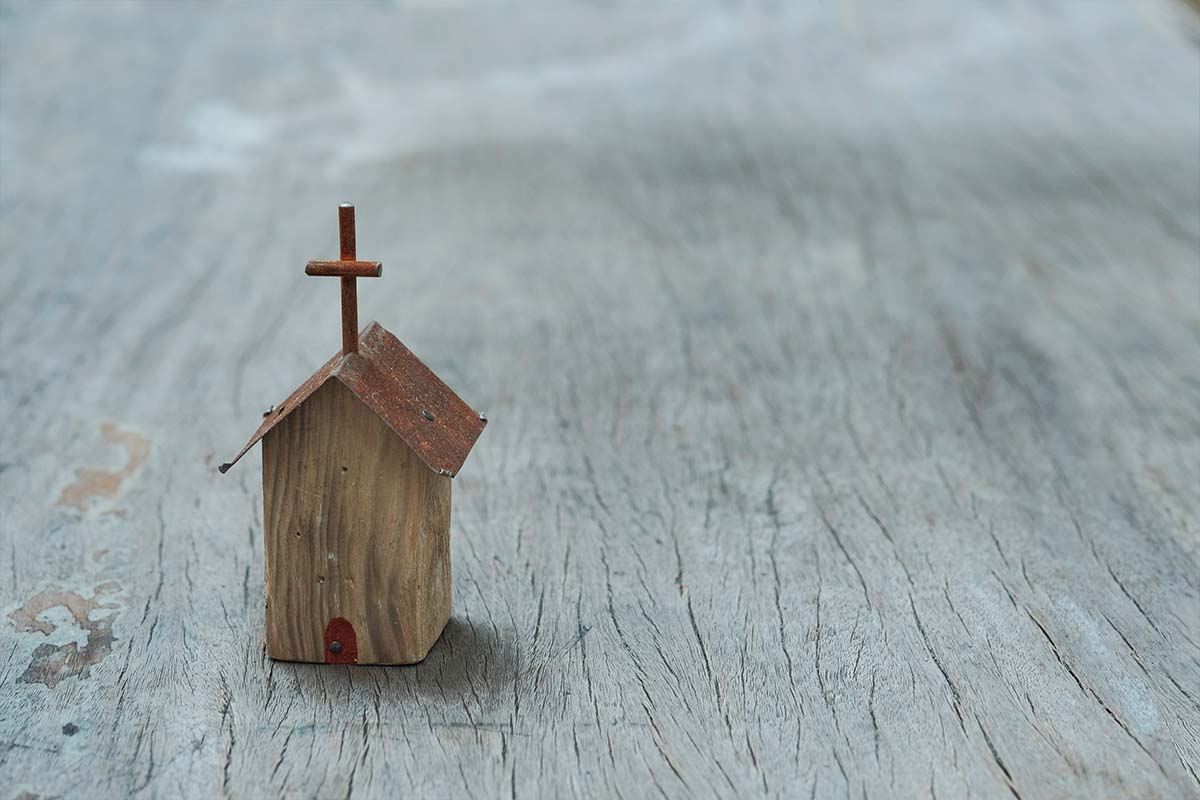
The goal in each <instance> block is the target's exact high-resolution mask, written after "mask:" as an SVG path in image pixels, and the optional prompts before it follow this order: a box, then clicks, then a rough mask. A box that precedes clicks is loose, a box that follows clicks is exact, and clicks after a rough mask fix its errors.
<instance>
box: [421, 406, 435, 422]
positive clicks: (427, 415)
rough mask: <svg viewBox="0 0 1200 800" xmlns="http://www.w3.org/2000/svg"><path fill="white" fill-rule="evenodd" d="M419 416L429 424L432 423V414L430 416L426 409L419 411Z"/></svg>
mask: <svg viewBox="0 0 1200 800" xmlns="http://www.w3.org/2000/svg"><path fill="white" fill-rule="evenodd" d="M421 416H422V417H424V418H425V419H427V420H429V421H430V422H433V414H431V413H430V412H429V409H428V408H422V409H421Z"/></svg>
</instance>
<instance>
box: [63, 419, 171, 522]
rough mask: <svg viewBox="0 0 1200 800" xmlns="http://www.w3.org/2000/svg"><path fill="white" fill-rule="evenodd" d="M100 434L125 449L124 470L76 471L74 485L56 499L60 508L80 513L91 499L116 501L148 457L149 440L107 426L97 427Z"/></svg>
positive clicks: (108, 424) (105, 424) (85, 469)
mask: <svg viewBox="0 0 1200 800" xmlns="http://www.w3.org/2000/svg"><path fill="white" fill-rule="evenodd" d="M100 433H101V435H102V436H103V437H104V439H105V441H107V442H109V443H111V444H116V445H121V446H123V447H124V448H125V450H126V454H127V457H126V462H125V466H124V467H122V468H121V469H118V470H115V471H111V470H105V469H92V468H88V467H85V468H83V469H77V470H75V482H74V483H72V484H71V485H70V486H68V487H66V488H65V489H63V490H62V494H61V495H60V496H59V498H58V504H59V505H60V506H69V507H71V508H77V509H79V510H80V511H83V510H84V509H85V508H87V505H88V501H89V500H91V499H92V498H94V497H116V496H117V494H118V493H119V492H120V491H121V486H122V485H124V483H125V481H127V480H128V479H129V478H130V477H131V476H132V475H133V473H135V472H136V471H137V470H138V467H140V466H141V465H142V464H144V463H145V461H146V458H147V456H149V455H150V440H149V439H147V438H146V437H144V436H141V435H140V434H137V433H134V432H133V431H122V430H120V429H118V428H117V426H116V425H113V424H112V423H109V422H105V423H104V424H102V425H101V426H100Z"/></svg>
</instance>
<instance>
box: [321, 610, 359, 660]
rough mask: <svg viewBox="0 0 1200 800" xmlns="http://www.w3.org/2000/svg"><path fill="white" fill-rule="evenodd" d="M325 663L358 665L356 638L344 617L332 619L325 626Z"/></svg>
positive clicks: (352, 628) (352, 627) (348, 621)
mask: <svg viewBox="0 0 1200 800" xmlns="http://www.w3.org/2000/svg"><path fill="white" fill-rule="evenodd" d="M325 663H326V664H357V663H358V637H357V636H356V635H355V634H354V626H353V625H351V624H350V620H348V619H346V618H345V617H334V618H333V619H331V620H329V624H328V625H326V626H325Z"/></svg>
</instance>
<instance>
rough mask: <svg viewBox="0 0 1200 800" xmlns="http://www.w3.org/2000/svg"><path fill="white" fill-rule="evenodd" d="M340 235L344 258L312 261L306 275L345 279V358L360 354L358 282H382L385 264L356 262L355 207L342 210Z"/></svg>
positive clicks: (343, 292) (346, 205)
mask: <svg viewBox="0 0 1200 800" xmlns="http://www.w3.org/2000/svg"><path fill="white" fill-rule="evenodd" d="M338 232H339V238H340V239H341V249H342V255H341V259H340V260H338V261H310V262H308V266H307V267H305V268H304V274H305V275H318V276H322V277H334V276H336V277H339V278H341V279H342V355H349V354H350V353H357V352H358V286H357V284H355V279H356V278H378V277H379V276H380V275H382V274H383V264H381V263H379V262H378V261H355V260H354V204H353V203H342V204H341V205H340V206H338Z"/></svg>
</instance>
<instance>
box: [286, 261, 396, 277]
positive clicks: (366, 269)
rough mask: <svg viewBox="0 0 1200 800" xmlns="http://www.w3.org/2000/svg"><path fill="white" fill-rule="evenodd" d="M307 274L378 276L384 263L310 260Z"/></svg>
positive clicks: (322, 275)
mask: <svg viewBox="0 0 1200 800" xmlns="http://www.w3.org/2000/svg"><path fill="white" fill-rule="evenodd" d="M304 274H305V275H315V276H318V277H332V278H378V277H379V276H380V275H382V274H383V264H381V263H380V262H378V261H310V262H308V266H307V267H305V268H304Z"/></svg>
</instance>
